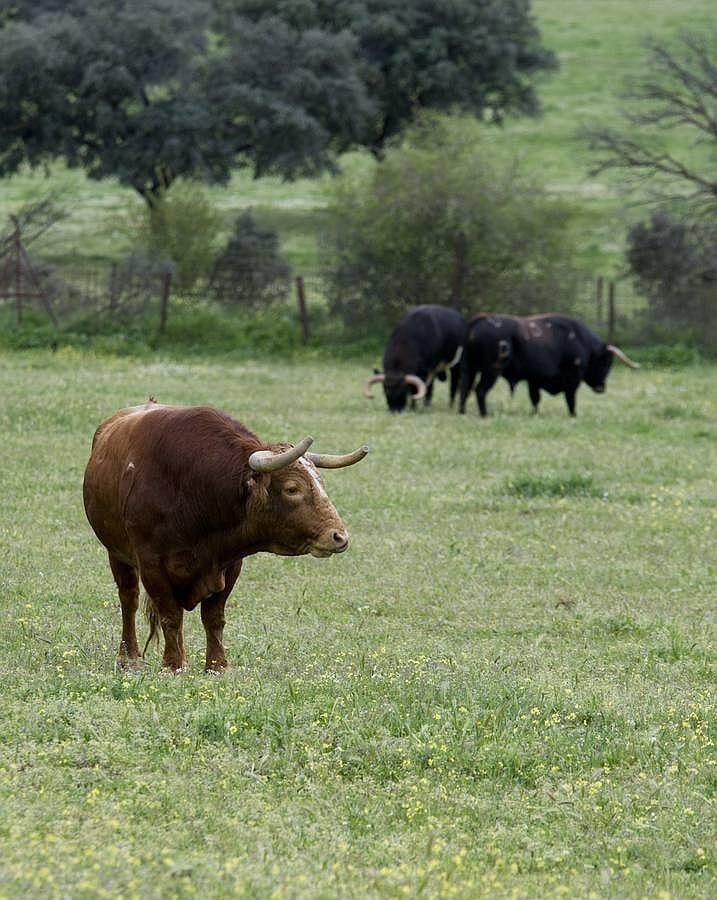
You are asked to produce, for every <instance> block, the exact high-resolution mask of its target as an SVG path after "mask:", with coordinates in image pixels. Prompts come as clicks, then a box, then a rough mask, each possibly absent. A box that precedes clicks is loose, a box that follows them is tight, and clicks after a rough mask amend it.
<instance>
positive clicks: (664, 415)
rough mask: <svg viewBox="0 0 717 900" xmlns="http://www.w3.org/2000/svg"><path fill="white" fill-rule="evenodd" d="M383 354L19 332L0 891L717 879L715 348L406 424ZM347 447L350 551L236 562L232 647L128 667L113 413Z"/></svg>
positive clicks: (0, 586) (6, 505) (652, 884)
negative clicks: (146, 411) (362, 450)
mask: <svg viewBox="0 0 717 900" xmlns="http://www.w3.org/2000/svg"><path fill="white" fill-rule="evenodd" d="M373 362H374V361H373V360H367V361H366V366H365V367H363V366H360V365H358V364H355V363H347V362H344V363H336V364H335V365H331V364H329V363H326V362H321V363H319V362H314V363H310V362H306V363H304V364H302V365H300V366H290V365H287V364H283V363H277V364H273V365H270V364H268V363H261V362H252V361H249V360H241V359H235V360H229V361H225V362H224V363H222V364H219V363H216V362H211V361H202V360H197V361H195V362H192V363H181V362H169V361H163V360H161V359H155V360H152V359H148V358H143V359H126V360H118V359H115V358H111V357H106V358H97V357H93V356H90V355H81V354H80V353H78V352H76V351H71V350H69V349H66V350H61V351H59V352H58V353H55V354H51V353H27V354H14V355H7V354H0V379H1V381H2V384H3V391H2V395H1V396H0V427H1V429H2V435H3V450H2V460H3V465H2V474H1V476H0V479H1V480H0V485H1V490H2V505H1V506H0V546H1V547H2V567H1V568H0V590H1V592H2V597H1V599H2V602H1V603H0V679H1V685H2V690H1V691H0V718H1V719H2V722H3V727H2V729H1V730H0V797H1V800H0V808H1V809H2V811H3V813H2V816H1V817H0V845H1V846H2V855H1V856H0V897H7V898H21V897H22V898H25V897H42V898H61V897H73V898H84V897H86V898H90V897H92V898H96V897H117V896H125V897H140V898H175V897H176V898H190V897H195V896H196V897H199V896H201V897H229V896H247V897H270V896H276V897H293V898H304V897H305V898H315V897H325V898H332V897H337V898H338V897H341V898H347V897H356V898H359V897H360V898H365V897H376V898H384V897H399V896H426V897H450V896H458V897H476V896H485V897H526V898H534V897H561V896H566V897H587V896H595V897H620V898H625V897H636V898H637V897H650V898H653V897H655V898H656V897H662V898H667V897H675V898H680V900H684V898H693V897H700V898H707V897H713V896H715V893H716V892H717V877H716V876H717V872H716V865H717V860H716V858H715V807H714V804H715V784H716V778H715V762H716V760H715V696H714V685H715V665H714V663H715V656H714V649H715V647H714V614H715V607H716V604H715V600H716V598H717V571H716V566H715V556H714V547H715V531H716V530H717V503H716V501H717V482H716V480H715V463H716V462H717V451H716V450H715V447H716V446H717V443H716V441H717V422H716V421H715V413H714V383H715V377H716V376H717V370H716V369H715V367H714V366H706V365H704V366H694V367H689V368H684V369H680V370H677V369H675V370H668V369H659V368H649V367H645V368H643V369H642V370H641V371H639V372H632V371H627V370H625V369H617V370H616V371H615V372H613V373H612V375H611V377H610V381H609V386H608V391H607V393H606V394H605V395H604V396H602V397H599V396H597V395H594V394H591V393H590V392H589V391H587V390H585V388H583V390H582V391H581V392H580V393H579V396H578V418H577V420H576V421H571V420H570V419H569V418H568V417H567V415H566V412H565V408H564V404H563V402H562V400H561V399H560V398H545V400H544V402H543V409H542V412H541V413H540V415H539V416H538V417H537V418H536V417H531V416H530V415H529V403H528V399H527V392H526V391H525V389H524V386H520V387H519V388H518V390H517V391H516V395H515V396H514V397H513V398H512V399H511V398H510V395H509V393H508V391H507V389H505V387H504V386H498V387H497V388H496V389H495V390H494V391H493V392H492V394H491V395H490V402H491V406H492V409H493V411H494V415H493V416H492V417H490V418H489V419H488V420H485V421H479V419H478V417H477V415H476V414H475V409H474V408H471V412H470V414H469V415H466V416H464V417H459V416H458V415H456V414H455V413H453V412H450V411H449V410H448V408H447V398H446V393H447V392H446V390H445V386H443V385H439V386H438V388H437V390H436V396H435V398H434V406H433V407H432V408H431V409H430V410H428V411H425V412H424V411H422V412H419V413H416V414H404V415H401V416H391V415H389V414H388V412H387V411H386V409H385V405H384V404H383V401H382V400H380V399H378V398H377V399H376V400H374V401H373V402H372V403H371V402H369V401H366V400H364V399H363V397H362V396H361V390H360V388H361V383H362V380H363V379H364V378H365V377H366V376H367V375H368V373H369V371H370V365H371V364H372V363H373ZM150 393H152V394H155V395H156V396H157V397H158V398H159V399H160V400H162V401H164V402H182V403H203V402H210V403H213V404H215V405H218V406H222V407H224V408H226V409H227V410H229V411H231V412H233V413H235V414H237V415H239V416H240V417H241V418H243V420H244V421H245V422H246V423H247V424H248V425H250V426H251V427H252V428H254V429H255V430H256V431H257V432H258V433H259V434H261V435H262V436H265V437H267V438H272V439H289V440H298V439H299V438H300V437H302V436H303V435H304V434H307V433H311V434H313V435H314V437H315V439H316V445H315V446H316V448H317V449H325V450H329V451H339V450H345V449H348V448H352V447H354V446H357V445H359V444H361V443H363V442H367V443H369V444H370V446H371V453H370V455H369V457H368V458H367V459H366V460H365V461H364V462H363V463H361V464H360V465H358V466H356V467H354V468H351V469H347V470H344V471H339V472H328V473H327V475H326V478H325V481H326V483H327V487H328V490H329V492H330V493H331V496H332V498H333V500H334V501H335V503H336V505H337V507H338V509H339V511H340V512H341V513H342V514H343V517H344V519H345V522H346V524H347V526H348V528H349V531H350V533H351V535H352V547H351V548H350V549H349V551H348V553H347V554H346V555H345V556H343V557H341V558H339V559H334V560H328V561H320V560H314V559H311V558H299V559H286V558H278V557H273V556H268V555H261V556H256V557H253V558H251V559H250V560H248V562H247V564H246V567H245V572H244V574H243V575H242V578H241V579H240V582H239V585H238V586H237V589H236V590H235V593H234V595H233V598H232V600H231V601H230V604H229V609H228V619H229V621H228V627H227V648H228V652H229V654H230V659H231V661H232V664H233V668H232V669H231V670H230V672H229V673H227V674H226V675H225V676H223V677H212V676H207V675H204V674H203V673H202V671H201V668H202V663H203V639H202V634H201V624H200V621H199V616H198V614H197V613H196V612H195V613H194V614H190V615H189V616H188V618H187V646H188V653H189V657H190V665H189V671H188V672H187V673H186V674H184V675H182V676H177V677H174V676H168V675H162V674H160V673H159V671H158V669H159V658H158V656H157V654H156V652H153V653H152V654H151V655H150V656H149V658H148V662H147V667H146V670H145V671H144V672H143V673H141V674H138V675H133V676H128V675H123V674H120V673H117V672H115V671H114V667H113V660H114V655H115V652H116V645H117V643H118V640H119V611H118V604H117V601H116V596H115V593H114V590H113V585H112V581H111V577H110V573H109V569H108V566H107V562H106V557H105V555H104V553H103V551H102V549H101V547H100V546H99V544H98V543H97V541H96V540H95V538H94V536H93V534H92V533H91V531H90V528H89V526H88V524H87V523H86V521H85V518H84V513H83V509H82V501H81V479H82V471H83V467H84V464H85V461H86V459H87V454H88V451H89V445H90V440H91V436H92V433H93V430H94V428H95V427H96V425H97V424H98V422H99V421H100V420H101V419H102V418H103V417H104V416H105V415H107V414H108V413H109V412H111V411H113V410H114V409H116V408H117V407H119V406H121V405H124V404H127V403H132V402H137V401H141V400H142V399H143V398H145V397H146V396H147V395H148V394H150Z"/></svg>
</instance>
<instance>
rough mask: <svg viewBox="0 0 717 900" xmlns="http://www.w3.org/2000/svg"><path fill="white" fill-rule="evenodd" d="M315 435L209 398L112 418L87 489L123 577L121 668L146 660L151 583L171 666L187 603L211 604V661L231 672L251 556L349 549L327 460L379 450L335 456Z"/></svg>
mask: <svg viewBox="0 0 717 900" xmlns="http://www.w3.org/2000/svg"><path fill="white" fill-rule="evenodd" d="M311 443H312V438H310V437H306V438H304V440H303V441H301V442H300V443H299V444H297V445H296V446H292V445H291V444H267V443H265V442H264V441H262V440H261V439H260V438H258V437H257V436H256V435H255V434H253V433H252V432H251V431H249V429H247V428H245V427H244V425H242V424H241V423H240V422H238V421H237V420H236V419H233V418H232V417H231V416H229V415H227V414H226V413H224V412H221V411H220V410H218V409H214V408H213V407H208V406H163V405H160V404H157V403H155V402H153V401H150V402H148V403H146V404H144V405H142V406H134V407H129V408H127V409H121V410H119V411H118V412H116V413H114V415H112V416H110V417H109V418H108V419H105V421H104V422H102V424H101V425H100V426H99V428H98V429H97V431H96V432H95V436H94V438H93V441H92V452H91V454H90V458H89V461H88V463H87V467H86V470H85V478H84V485H83V494H84V502H85V510H86V512H87V518H88V519H89V522H90V525H91V526H92V528H93V529H94V531H95V534H96V535H97V537H98V538H99V540H100V541H101V542H102V544H104V546H105V547H106V548H107V552H108V554H109V562H110V568H111V570H112V574H113V576H114V579H115V582H116V583H117V590H118V593H119V599H120V604H121V607H122V639H121V642H120V647H119V653H118V664H119V665H120V666H121V667H128V666H133V665H137V664H138V659H139V647H138V644H137V633H136V630H135V615H136V612H137V607H138V602H139V586H140V582H141V583H142V585H143V586H144V589H145V591H146V593H147V600H148V613H149V619H150V626H151V627H150V639H151V638H152V636H153V635H154V634H155V631H156V628H157V625H158V624H159V626H161V629H162V632H163V634H164V656H163V660H162V664H163V666H164V667H165V668H166V669H171V670H172V671H178V670H180V669H183V668H184V667H185V665H186V656H185V653H184V643H183V635H182V623H183V616H184V611H185V610H191V609H193V608H194V607H195V606H197V605H198V604H201V616H202V623H203V625H204V629H205V632H206V638H207V655H206V668H207V669H208V670H213V671H221V670H223V669H225V668H226V666H227V659H226V655H225V651H224V643H223V635H224V624H225V618H224V606H225V604H226V601H227V598H228V596H229V594H230V593H231V590H232V588H233V587H234V583H235V582H236V580H237V578H238V576H239V572H240V571H241V566H242V561H243V560H244V557H246V556H250V555H251V554H253V553H259V552H261V551H265V552H268V553H278V554H281V555H286V556H298V555H301V554H306V553H311V554H312V555H313V556H319V557H326V556H331V555H332V554H334V553H342V552H343V551H344V550H346V548H347V547H348V543H349V538H348V534H347V532H346V528H345V526H344V523H343V522H342V521H341V518H340V517H339V515H338V513H337V512H336V509H335V508H334V506H333V504H332V503H331V500H330V499H329V497H328V495H327V494H326V491H325V490H324V487H323V485H322V483H321V479H320V478H319V474H318V472H317V470H316V467H317V466H319V467H326V468H340V467H343V466H349V465H352V464H353V463H356V462H358V461H359V460H361V459H363V457H364V456H365V455H366V453H367V452H368V448H367V447H361V448H360V449H359V450H356V451H354V452H353V453H349V454H345V455H342V456H333V455H325V454H317V453H309V452H308V448H309V446H310V445H311ZM148 643H149V640H148ZM145 650H146V647H145Z"/></svg>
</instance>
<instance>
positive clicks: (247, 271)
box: [209, 212, 291, 309]
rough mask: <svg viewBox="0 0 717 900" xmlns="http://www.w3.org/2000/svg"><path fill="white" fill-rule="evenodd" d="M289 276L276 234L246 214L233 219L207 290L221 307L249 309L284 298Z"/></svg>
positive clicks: (287, 289) (289, 270)
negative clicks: (232, 227)
mask: <svg viewBox="0 0 717 900" xmlns="http://www.w3.org/2000/svg"><path fill="white" fill-rule="evenodd" d="M290 274H291V269H290V267H289V264H288V263H287V262H286V260H285V259H284V258H283V257H282V255H281V254H280V252H279V238H278V236H277V234H276V232H275V231H273V230H271V229H269V228H265V227H262V226H261V225H259V223H258V222H257V221H256V220H255V219H254V217H253V216H252V214H251V213H249V212H247V213H244V214H243V215H242V216H239V218H238V219H237V220H236V222H235V224H234V231H233V233H232V235H231V237H230V238H229V241H228V242H227V245H226V247H225V248H224V250H223V251H222V252H221V253H220V255H219V256H218V257H217V258H216V260H215V262H214V266H213V267H212V272H211V276H210V279H209V289H210V291H211V293H212V295H213V297H214V299H215V300H217V301H218V302H219V303H221V304H222V306H225V307H243V308H245V309H251V308H256V307H260V306H266V305H268V304H270V303H273V302H274V301H275V300H279V299H283V298H285V297H286V295H287V293H288V291H289V276H290Z"/></svg>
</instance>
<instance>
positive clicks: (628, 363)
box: [607, 344, 640, 369]
mask: <svg viewBox="0 0 717 900" xmlns="http://www.w3.org/2000/svg"><path fill="white" fill-rule="evenodd" d="M607 349H608V350H609V351H610V353H612V355H613V356H616V357H617V358H618V359H619V360H620V362H624V363H625V365H626V366H630V368H631V369H639V368H640V363H636V362H633V361H632V360H631V359H629V357H627V356H626V355H625V354H624V353H623V352H622V350H621V349H620V348H619V347H614V346H613V345H612V344H608V345H607Z"/></svg>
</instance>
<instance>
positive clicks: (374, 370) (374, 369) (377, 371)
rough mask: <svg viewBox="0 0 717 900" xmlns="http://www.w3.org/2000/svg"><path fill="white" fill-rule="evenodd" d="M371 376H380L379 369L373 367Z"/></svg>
mask: <svg viewBox="0 0 717 900" xmlns="http://www.w3.org/2000/svg"><path fill="white" fill-rule="evenodd" d="M373 374H374V375H380V374H381V370H380V369H377V368H376V367H375V366H374V368H373Z"/></svg>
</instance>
